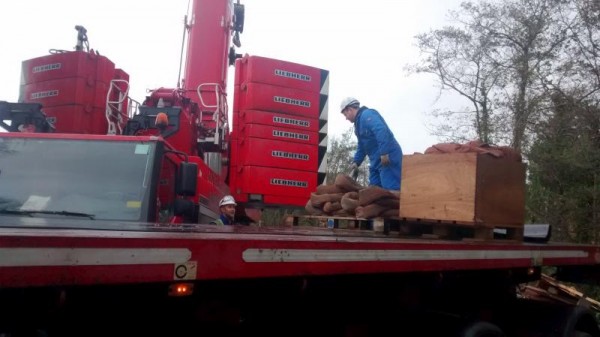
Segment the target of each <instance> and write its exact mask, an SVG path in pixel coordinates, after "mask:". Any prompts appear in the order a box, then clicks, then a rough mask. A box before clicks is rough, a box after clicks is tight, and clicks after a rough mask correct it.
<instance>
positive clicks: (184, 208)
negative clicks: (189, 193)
mask: <svg viewBox="0 0 600 337" xmlns="http://www.w3.org/2000/svg"><path fill="white" fill-rule="evenodd" d="M173 206H174V210H173V211H174V213H175V215H177V216H183V217H191V216H193V215H194V203H193V202H192V201H190V200H186V199H175V203H174V205H173Z"/></svg>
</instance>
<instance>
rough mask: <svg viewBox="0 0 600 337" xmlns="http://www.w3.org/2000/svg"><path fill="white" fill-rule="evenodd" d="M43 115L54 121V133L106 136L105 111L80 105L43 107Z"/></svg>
mask: <svg viewBox="0 0 600 337" xmlns="http://www.w3.org/2000/svg"><path fill="white" fill-rule="evenodd" d="M42 110H43V111H44V113H45V114H46V115H47V116H48V117H49V118H50V119H51V120H53V121H54V126H55V127H56V132H64V133H86V134H106V133H107V132H108V123H107V122H106V110H105V109H104V108H99V107H92V106H89V105H82V104H70V105H59V106H53V107H47V108H46V107H45V108H43V109H42Z"/></svg>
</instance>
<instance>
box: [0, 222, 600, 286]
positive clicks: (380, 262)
mask: <svg viewBox="0 0 600 337" xmlns="http://www.w3.org/2000/svg"><path fill="white" fill-rule="evenodd" d="M4 218H5V219H6V220H5V221H4V224H5V225H10V219H15V220H14V222H15V228H0V249H2V256H0V257H4V260H3V262H5V263H6V262H8V265H0V286H2V287H26V286H33V285H40V286H42V285H43V286H47V285H67V284H79V285H83V284H117V283H127V284H133V283H139V282H171V281H174V280H175V273H174V270H175V268H176V266H178V265H179V264H180V263H184V262H191V263H196V264H197V266H198V268H197V269H196V275H195V277H194V278H195V279H242V278H254V277H279V276H306V275H315V276H317V275H338V274H363V273H391V272H417V271H419V272H421V271H436V272H443V271H449V270H489V269H502V268H528V267H532V266H557V265H558V266H566V265H589V266H597V265H598V264H599V263H600V258H599V256H600V248H599V247H596V246H589V245H588V246H585V245H580V246H575V245H568V244H563V245H552V244H545V245H539V244H537V245H536V244H523V243H520V242H516V243H512V242H507V243H498V242H482V243H476V242H452V241H444V240H424V239H401V238H392V237H387V236H386V237H382V236H380V237H375V236H371V237H364V236H360V233H357V231H356V230H354V231H352V230H338V229H333V230H330V229H326V228H314V227H310V228H306V227H294V228H266V227H261V228H256V227H246V226H214V225H196V226H195V227H188V228H186V229H184V228H181V229H180V228H176V227H173V226H170V225H164V226H161V225H159V224H150V225H148V228H147V229H146V231H115V230H112V231H102V230H83V229H78V230H57V229H43V228H26V227H21V228H17V227H19V226H18V225H17V224H18V223H21V222H22V221H24V220H22V219H20V218H17V217H4ZM25 220H29V221H32V222H33V221H34V220H35V219H31V218H30V219H25ZM38 220H39V219H38ZM66 222H68V220H65V223H66ZM96 226H101V225H100V223H98V222H96ZM22 247H31V248H34V249H39V250H41V252H40V253H44V251H45V250H50V251H51V250H52V249H54V248H64V249H65V250H68V252H65V256H67V255H69V256H71V254H86V252H85V250H87V249H92V250H95V251H96V255H95V256H94V257H98V258H100V259H102V260H103V261H104V262H107V264H102V265H101V264H98V263H88V264H87V265H77V264H78V263H79V261H82V260H78V257H77V256H73V258H71V259H68V260H66V261H64V263H63V264H48V265H44V264H43V263H44V262H45V261H46V259H48V258H52V256H48V255H45V256H44V257H43V258H40V259H36V260H34V261H27V260H24V259H20V257H21V256H20V255H19V251H14V252H13V251H11V249H12V248H16V249H19V248H22ZM103 249H104V250H105V251H106V252H105V253H102V250H103ZM130 249H131V250H132V254H131V255H130V257H128V258H129V259H131V258H133V259H137V258H143V256H139V255H135V254H138V253H136V251H135V250H136V249H162V250H167V251H168V250H173V249H178V250H181V249H184V250H187V251H189V259H187V261H179V260H178V261H173V262H172V263H166V262H155V263H152V261H145V263H132V261H130V262H124V261H120V260H119V258H118V257H113V256H121V257H122V256H123V254H121V255H116V254H113V253H114V252H115V251H119V252H122V253H123V252H127V250H130ZM346 250H347V251H348V252H349V253H348V255H345V254H344V251H346ZM374 252H375V253H374ZM297 253H298V254H297ZM261 254H266V255H267V256H268V254H272V257H273V258H272V259H268V260H262V261H261V260H260V256H261ZM369 254H370V256H371V257H370V258H369V257H368V256H369ZM389 254H393V255H389ZM452 254H459V255H462V256H464V257H462V258H452V257H451V256H450V255H452ZM503 254H505V255H506V256H505V257H499V256H501V255H503ZM10 255H14V256H15V257H17V259H16V260H20V261H21V262H18V263H16V265H15V260H12V259H11V258H10ZM492 255H494V256H496V257H489V256H492ZM6 256H9V257H6ZM210 256H218V257H219V258H218V259H211V258H207V257H210ZM294 256H296V257H298V256H300V257H301V259H300V261H293V260H289V259H290V258H291V257H294ZM364 256H367V258H364ZM381 256H387V257H388V258H389V259H382V258H381ZM428 256H431V257H430V258H428ZM534 256H538V258H532V257H534ZM542 256H546V257H544V258H542ZM82 257H84V258H86V257H87V258H88V261H89V258H90V256H82ZM257 257H258V258H259V259H257ZM302 257H303V258H302ZM92 261H96V260H95V259H93V260H92ZM28 262H30V263H32V264H36V265H31V264H28ZM133 262H135V261H133Z"/></svg>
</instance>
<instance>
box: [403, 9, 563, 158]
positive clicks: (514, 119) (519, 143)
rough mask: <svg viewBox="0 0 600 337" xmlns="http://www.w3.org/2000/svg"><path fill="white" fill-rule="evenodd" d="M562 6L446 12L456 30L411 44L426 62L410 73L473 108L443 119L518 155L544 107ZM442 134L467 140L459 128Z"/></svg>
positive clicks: (434, 33) (558, 39)
mask: <svg viewBox="0 0 600 337" xmlns="http://www.w3.org/2000/svg"><path fill="white" fill-rule="evenodd" d="M563 5H564V4H563V3H562V2H559V1H554V0H509V1H480V2H478V3H473V2H464V3H462V4H461V10H460V11H456V12H451V17H452V18H453V22H454V23H455V26H451V27H445V28H443V29H440V30H434V31H432V32H429V33H425V34H421V35H418V36H417V37H416V39H417V46H418V47H419V49H420V50H421V52H422V53H424V54H425V55H426V57H425V58H424V59H423V60H422V61H421V62H420V63H419V64H417V65H413V66H411V67H409V70H411V71H412V72H415V73H430V74H434V75H435V76H437V79H438V82H439V83H440V84H441V88H442V89H445V90H452V91H455V92H457V93H458V94H460V95H461V96H463V97H465V99H467V100H468V101H469V102H470V103H471V105H472V106H473V109H472V110H465V111H448V113H447V116H446V117H450V116H458V117H459V118H461V116H467V119H468V120H469V121H470V122H471V125H472V130H474V131H475V135H476V137H478V138H479V139H481V140H483V141H486V142H498V143H501V142H502V143H509V144H510V145H512V146H513V147H515V148H516V149H519V150H521V149H522V148H523V147H524V146H527V143H528V142H527V135H528V131H529V130H530V127H531V126H532V125H535V124H536V123H537V121H538V118H539V115H540V112H541V111H542V110H543V109H544V108H545V106H544V102H547V99H546V100H545V99H544V98H545V91H544V86H543V85H542V83H543V82H546V81H548V78H550V77H551V68H550V67H548V66H547V64H548V63H551V62H553V61H554V60H555V59H556V57H557V55H558V54H560V53H561V51H562V50H563V49H562V48H563V47H564V45H565V41H566V40H567V38H568V33H569V31H568V27H565V26H564V25H562V21H560V20H559V17H558V14H557V13H558V12H560V8H562V7H561V6H563ZM462 118H463V119H464V117H462ZM452 122H453V120H450V123H452ZM444 126H445V127H446V129H449V130H455V131H458V132H459V133H460V134H465V132H464V131H460V129H461V127H462V125H454V126H453V125H450V126H449V127H448V125H447V124H446V125H444ZM467 134H468V133H467ZM471 134H472V133H471Z"/></svg>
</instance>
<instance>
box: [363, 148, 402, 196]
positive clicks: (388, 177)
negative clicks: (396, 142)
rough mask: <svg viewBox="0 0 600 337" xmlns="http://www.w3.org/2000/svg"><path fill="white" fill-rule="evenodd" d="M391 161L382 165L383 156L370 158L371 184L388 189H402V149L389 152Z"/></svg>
mask: <svg viewBox="0 0 600 337" xmlns="http://www.w3.org/2000/svg"><path fill="white" fill-rule="evenodd" d="M389 157H390V163H389V164H388V165H387V166H383V165H381V158H379V157H377V158H369V159H370V160H371V164H370V166H369V185H375V186H379V187H383V188H385V189H386V190H398V191H399V190H400V178H401V177H402V150H396V151H393V152H391V153H389Z"/></svg>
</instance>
